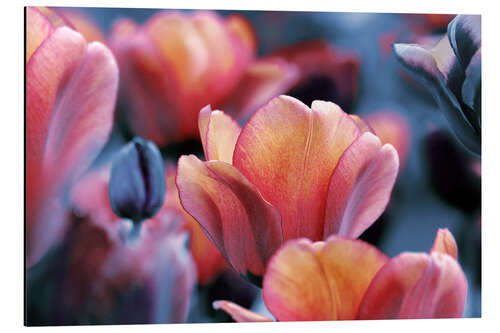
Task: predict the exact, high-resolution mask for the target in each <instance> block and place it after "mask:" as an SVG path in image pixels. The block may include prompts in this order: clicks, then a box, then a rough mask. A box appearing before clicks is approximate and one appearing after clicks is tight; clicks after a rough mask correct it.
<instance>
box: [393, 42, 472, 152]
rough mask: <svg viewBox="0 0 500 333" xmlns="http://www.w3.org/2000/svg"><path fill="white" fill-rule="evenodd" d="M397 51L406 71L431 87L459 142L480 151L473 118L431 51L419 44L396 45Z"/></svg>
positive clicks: (397, 55) (395, 50)
mask: <svg viewBox="0 0 500 333" xmlns="http://www.w3.org/2000/svg"><path fill="white" fill-rule="evenodd" d="M394 52H395V53H396V57H397V59H398V61H399V62H400V63H401V64H402V65H403V67H404V68H405V70H406V71H407V72H408V73H409V74H410V75H412V76H413V77H414V78H415V79H416V80H418V81H419V82H421V83H422V84H423V85H424V86H426V87H427V88H428V89H429V90H430V92H431V93H432V95H433V96H434V99H435V100H436V102H437V103H438V106H439V108H440V109H441V110H442V111H443V112H444V115H445V117H446V119H447V120H448V123H449V124H450V127H451V129H452V130H453V132H454V133H455V135H456V137H457V138H458V139H459V140H460V142H462V144H463V145H464V146H465V147H467V149H469V150H470V151H472V152H474V153H476V154H480V150H481V138H480V135H479V133H478V132H477V131H476V130H475V129H474V127H473V125H472V123H471V122H470V121H469V119H472V118H471V117H467V115H466V114H465V113H464V112H465V111H463V110H462V108H461V106H460V103H459V102H458V100H457V98H456V97H455V95H454V94H453V93H452V91H451V90H450V89H448V87H447V86H446V78H445V77H444V76H443V73H442V72H441V71H440V69H441V68H444V67H442V66H444V65H439V63H437V62H436V59H435V58H434V56H433V54H432V53H431V52H429V51H428V50H425V49H424V48H422V47H420V46H418V45H411V44H394ZM440 66H441V68H440ZM448 80H449V79H448Z"/></svg>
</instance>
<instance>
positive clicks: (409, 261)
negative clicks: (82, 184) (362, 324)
mask: <svg viewBox="0 0 500 333" xmlns="http://www.w3.org/2000/svg"><path fill="white" fill-rule="evenodd" d="M466 294H467V280H466V279H465V275H464V273H463V271H462V269H461V268H460V265H459V264H458V263H457V261H456V260H455V259H453V258H452V257H451V256H449V255H447V254H442V253H438V252H435V253H432V254H431V255H430V256H429V255H427V254H424V253H402V254H400V255H399V256H397V257H395V258H394V259H392V260H391V261H390V262H389V263H387V264H386V265H385V266H384V267H383V268H382V269H381V270H380V271H379V273H378V274H377V275H376V276H375V278H374V279H373V282H372V283H371V285H370V287H369V288H368V290H367V292H366V295H365V297H364V299H363V302H362V303H361V306H360V310H359V315H358V319H400V318H415V319H417V318H421V319H423V318H455V317H461V316H462V313H463V310H464V306H465V298H466Z"/></svg>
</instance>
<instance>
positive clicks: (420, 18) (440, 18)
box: [402, 14, 455, 35]
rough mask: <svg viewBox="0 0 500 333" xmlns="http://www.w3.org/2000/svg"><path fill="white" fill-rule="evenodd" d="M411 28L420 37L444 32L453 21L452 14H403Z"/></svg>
mask: <svg viewBox="0 0 500 333" xmlns="http://www.w3.org/2000/svg"><path fill="white" fill-rule="evenodd" d="M402 17H403V18H404V19H405V21H406V23H407V24H408V25H409V28H410V29H411V30H412V31H413V32H414V33H415V34H419V35H428V34H430V33H433V32H444V31H445V30H446V27H447V26H448V24H449V23H450V21H451V20H453V18H454V17H455V15H452V14H403V15H402Z"/></svg>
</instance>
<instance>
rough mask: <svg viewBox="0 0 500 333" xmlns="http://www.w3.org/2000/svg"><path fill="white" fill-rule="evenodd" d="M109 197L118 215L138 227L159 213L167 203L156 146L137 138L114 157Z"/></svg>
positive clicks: (163, 176)
mask: <svg viewBox="0 0 500 333" xmlns="http://www.w3.org/2000/svg"><path fill="white" fill-rule="evenodd" d="M109 197H110V200H111V207H112V208H113V211H114V212H115V213H116V215H118V216H120V217H121V218H125V219H131V220H132V221H133V222H134V223H135V224H138V223H140V222H141V221H142V220H144V219H147V218H150V217H152V216H154V215H155V214H156V212H158V210H159V209H160V208H161V206H162V205H163V201H164V200H165V170H164V166H163V160H162V157H161V154H160V151H159V150H158V147H156V145H155V144H154V143H153V142H151V141H145V140H143V139H141V138H139V137H136V138H134V140H132V141H131V142H130V143H129V144H127V145H126V146H125V147H123V148H122V149H121V151H120V152H119V153H118V154H117V155H116V156H115V158H114V159H113V163H112V165H111V177H110V180H109Z"/></svg>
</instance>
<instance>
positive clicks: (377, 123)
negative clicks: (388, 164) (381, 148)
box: [363, 110, 411, 170]
mask: <svg viewBox="0 0 500 333" xmlns="http://www.w3.org/2000/svg"><path fill="white" fill-rule="evenodd" d="M363 118H364V120H365V121H366V122H367V123H368V124H369V126H370V127H371V128H372V129H373V132H374V133H375V134H376V135H377V136H378V138H379V139H380V141H381V142H382V144H385V143H390V144H391V145H393V146H394V148H396V151H397V152H398V155H399V169H400V170H403V168H404V166H405V164H406V161H407V160H408V154H409V152H410V144H411V129H410V124H409V123H408V120H407V119H406V118H405V117H404V116H403V115H402V114H401V113H399V112H395V111H392V110H382V111H377V112H373V113H369V114H367V115H365V116H364V117H363Z"/></svg>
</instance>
